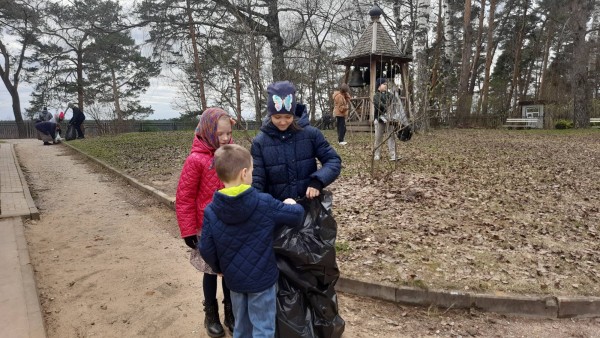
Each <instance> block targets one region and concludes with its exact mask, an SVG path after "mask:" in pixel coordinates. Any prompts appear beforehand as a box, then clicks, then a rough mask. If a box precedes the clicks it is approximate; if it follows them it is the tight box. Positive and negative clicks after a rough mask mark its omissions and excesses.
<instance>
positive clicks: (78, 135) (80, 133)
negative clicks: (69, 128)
mask: <svg viewBox="0 0 600 338" xmlns="http://www.w3.org/2000/svg"><path fill="white" fill-rule="evenodd" d="M81 125H82V123H73V127H75V130H76V131H77V138H84V135H83V130H81Z"/></svg>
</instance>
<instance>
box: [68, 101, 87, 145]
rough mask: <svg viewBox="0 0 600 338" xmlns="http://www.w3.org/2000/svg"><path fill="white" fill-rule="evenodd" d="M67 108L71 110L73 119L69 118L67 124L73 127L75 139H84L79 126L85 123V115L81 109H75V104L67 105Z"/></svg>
mask: <svg viewBox="0 0 600 338" xmlns="http://www.w3.org/2000/svg"><path fill="white" fill-rule="evenodd" d="M69 108H71V109H72V110H73V117H71V120H70V121H69V124H72V125H73V127H75V130H76V131H77V138H85V135H84V134H83V130H82V129H81V125H82V124H83V121H85V115H84V114H83V112H82V111H81V109H79V107H77V104H74V103H69Z"/></svg>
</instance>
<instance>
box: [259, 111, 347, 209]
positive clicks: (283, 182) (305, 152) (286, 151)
mask: <svg viewBox="0 0 600 338" xmlns="http://www.w3.org/2000/svg"><path fill="white" fill-rule="evenodd" d="M295 115H296V116H297V117H298V124H299V125H300V126H301V127H302V130H298V131H293V130H291V129H290V128H288V129H287V130H286V131H280V130H279V129H277V127H276V126H275V125H273V124H272V123H270V119H267V120H265V123H264V124H263V126H262V127H261V129H260V130H261V132H260V133H259V134H258V135H257V136H256V137H255V138H254V140H253V142H252V148H251V153H252V158H253V160H254V172H253V174H252V186H254V187H255V188H257V189H258V190H260V191H262V192H266V193H269V194H271V196H273V197H275V198H277V199H278V200H281V201H283V200H284V199H286V198H300V197H304V196H305V195H306V189H307V188H308V186H309V183H310V182H311V180H315V179H316V180H318V181H319V183H320V185H321V187H320V188H324V187H326V186H328V185H329V184H331V183H332V182H333V181H335V179H336V178H337V177H338V176H339V175H340V171H341V169H342V160H341V158H340V156H339V155H338V154H337V152H336V151H335V149H333V147H331V145H330V144H329V142H327V140H326V139H325V136H323V134H322V133H321V131H320V130H319V129H317V128H315V127H313V126H311V125H310V124H309V121H308V113H307V111H306V106H305V105H303V104H297V105H296V113H295ZM317 159H318V160H319V162H321V168H319V169H318V170H317Z"/></svg>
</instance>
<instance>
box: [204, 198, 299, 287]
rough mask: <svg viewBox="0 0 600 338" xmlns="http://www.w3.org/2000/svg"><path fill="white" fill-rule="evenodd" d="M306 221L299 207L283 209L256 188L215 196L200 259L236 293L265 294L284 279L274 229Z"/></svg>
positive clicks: (207, 212) (284, 206) (207, 214)
mask: <svg viewBox="0 0 600 338" xmlns="http://www.w3.org/2000/svg"><path fill="white" fill-rule="evenodd" d="M303 219H304V208H303V207H302V206H301V205H300V204H294V205H289V204H284V203H283V202H280V201H278V200H276V199H275V198H273V197H271V196H270V195H268V194H265V193H261V192H258V191H257V190H256V189H254V188H252V187H250V188H248V189H247V190H246V191H244V192H242V193H241V194H239V195H237V196H228V195H225V194H223V193H220V192H216V193H215V195H214V197H213V201H212V202H211V203H210V204H209V205H208V207H206V209H205V210H204V226H203V227H202V236H201V237H200V243H199V244H200V245H199V249H200V254H201V255H202V257H203V258H204V261H205V262H206V263H208V265H210V267H211V268H212V269H213V271H215V272H222V273H223V277H224V278H225V282H226V283H227V286H228V287H229V289H231V290H232V291H235V292H238V293H255V292H261V291H264V290H266V289H268V288H269V287H271V286H272V285H273V284H275V282H276V281H277V278H278V277H279V270H278V269H277V262H276V261H275V252H274V250H273V237H274V231H275V227H276V226H279V225H283V224H286V225H288V226H291V227H294V226H299V225H300V224H302V221H303Z"/></svg>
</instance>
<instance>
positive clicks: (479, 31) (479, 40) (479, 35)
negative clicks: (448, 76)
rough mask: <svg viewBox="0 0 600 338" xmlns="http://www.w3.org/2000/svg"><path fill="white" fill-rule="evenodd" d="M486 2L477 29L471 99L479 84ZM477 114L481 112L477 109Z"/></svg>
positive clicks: (483, 2)
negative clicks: (478, 76)
mask: <svg viewBox="0 0 600 338" xmlns="http://www.w3.org/2000/svg"><path fill="white" fill-rule="evenodd" d="M484 9H485V0H481V10H480V11H479V27H478V28H477V42H476V43H475V54H473V64H472V66H471V80H470V83H469V95H470V96H471V98H472V97H473V94H474V93H475V82H477V75H478V74H479V73H478V71H477V68H478V67H479V65H478V64H479V57H480V55H481V44H482V41H483V30H484V29H483V19H484V17H485V15H484V13H485V10H484ZM477 113H478V114H479V113H480V111H479V109H477Z"/></svg>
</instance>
